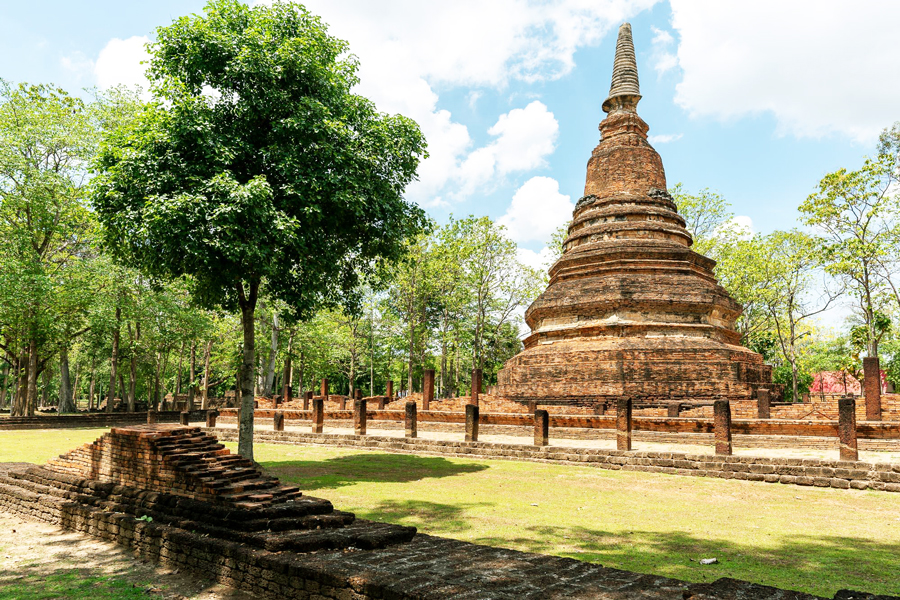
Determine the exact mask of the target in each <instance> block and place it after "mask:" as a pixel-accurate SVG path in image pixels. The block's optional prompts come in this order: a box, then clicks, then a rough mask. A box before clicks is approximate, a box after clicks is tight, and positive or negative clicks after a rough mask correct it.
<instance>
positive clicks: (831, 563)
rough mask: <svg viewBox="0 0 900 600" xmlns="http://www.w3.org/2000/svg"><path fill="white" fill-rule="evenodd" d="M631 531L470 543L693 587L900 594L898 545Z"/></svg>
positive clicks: (559, 532) (557, 532) (530, 530)
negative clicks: (736, 582) (744, 585)
mask: <svg viewBox="0 0 900 600" xmlns="http://www.w3.org/2000/svg"><path fill="white" fill-rule="evenodd" d="M635 527H636V529H635V530H634V531H632V532H627V533H621V532H608V531H602V530H597V529H589V528H585V527H555V526H531V527H523V528H522V535H519V536H517V537H493V536H486V537H481V538H478V539H475V540H473V541H474V542H475V543H478V544H486V545H490V546H502V547H506V548H510V547H511V548H516V549H519V550H525V551H528V552H537V553H542V554H554V555H557V556H566V557H570V558H576V559H578V560H583V561H588V562H595V563H601V564H603V565H604V566H606V567H613V568H617V569H623V570H627V571H635V572H638V573H651V574H654V575H662V576H666V577H672V578H675V579H681V580H685V581H690V582H710V581H714V580H716V579H719V578H721V577H731V578H735V579H742V580H745V581H752V582H753V583H759V584H764V585H770V586H774V587H779V588H783V589H789V590H797V591H802V592H806V593H809V594H818V595H821V596H825V597H827V598H831V597H832V596H833V595H834V594H835V592H836V591H837V590H840V589H853V590H859V591H866V592H870V593H879V594H895V595H896V594H900V576H898V575H897V574H898V573H900V545H898V544H896V543H883V542H878V541H873V540H870V539H863V538H850V537H836V536H816V535H814V534H811V535H804V536H794V537H792V538H790V539H780V540H766V541H765V543H764V544H759V543H754V542H753V541H750V540H747V541H740V540H730V541H723V540H719V539H705V538H703V537H699V536H696V535H692V534H690V533H687V532H653V531H640V530H638V529H637V527H639V524H635ZM703 558H716V559H717V561H718V563H717V564H714V565H701V564H700V562H699V561H700V559H703Z"/></svg>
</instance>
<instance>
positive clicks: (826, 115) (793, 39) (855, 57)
mask: <svg viewBox="0 0 900 600" xmlns="http://www.w3.org/2000/svg"><path fill="white" fill-rule="evenodd" d="M671 6H672V13H673V18H672V26H673V27H674V29H676V30H677V31H678V34H679V38H680V43H679V46H678V65H679V67H680V68H681V70H682V71H683V74H684V76H683V80H682V81H681V83H679V84H678V86H677V88H676V95H675V101H676V102H677V103H678V104H679V105H680V106H682V107H683V108H685V109H686V110H687V111H688V112H689V113H690V114H691V115H692V116H697V117H702V116H711V117H714V118H718V119H722V120H727V119H734V118H740V117H743V116H746V115H752V114H759V113H764V112H770V113H772V114H773V115H774V116H775V118H776V120H777V123H778V125H777V132H778V133H779V134H781V135H786V134H790V135H794V136H797V137H819V136H822V135H827V134H831V133H838V134H842V135H845V136H848V137H850V138H851V139H853V140H855V141H857V142H860V143H870V142H872V141H873V140H874V139H875V137H876V136H877V134H878V133H879V131H880V130H881V129H882V128H884V127H885V126H887V125H889V124H890V123H892V122H893V121H895V120H896V119H897V106H900V77H897V76H896V73H897V60H896V57H897V41H896V40H897V38H896V32H897V25H898V23H900V3H898V2H887V1H881V2H878V1H872V2H846V1H843V0H817V1H815V2H813V1H811V0H810V1H807V2H781V1H777V0H758V1H756V2H735V1H723V0H689V1H688V0H672V1H671Z"/></svg>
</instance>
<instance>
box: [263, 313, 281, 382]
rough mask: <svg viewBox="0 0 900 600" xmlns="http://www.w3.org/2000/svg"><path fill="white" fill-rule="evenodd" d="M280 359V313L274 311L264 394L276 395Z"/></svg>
mask: <svg viewBox="0 0 900 600" xmlns="http://www.w3.org/2000/svg"><path fill="white" fill-rule="evenodd" d="M277 359H278V313H277V312H275V311H272V347H271V353H270V354H269V366H268V368H267V369H266V381H265V386H264V389H263V395H265V396H274V395H275V385H274V384H275V364H276V360H277Z"/></svg>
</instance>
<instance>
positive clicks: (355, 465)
mask: <svg viewBox="0 0 900 600" xmlns="http://www.w3.org/2000/svg"><path fill="white" fill-rule="evenodd" d="M262 465H263V466H264V467H266V470H268V471H269V472H270V473H271V474H272V475H274V476H276V477H278V478H279V479H281V480H282V481H285V482H288V483H291V484H294V485H296V486H298V487H299V488H300V489H301V490H303V491H311V490H320V489H337V488H340V487H343V486H347V485H353V484H355V483H371V482H378V483H408V482H411V481H419V480H422V479H432V478H437V477H451V476H453V475H461V474H465V473H477V472H479V471H483V470H485V469H487V468H488V466H487V465H483V464H478V463H458V462H451V461H449V460H447V459H446V458H441V457H438V456H416V455H413V454H371V453H365V454H352V455H348V456H338V457H335V458H329V459H326V460H290V461H263V462H262Z"/></svg>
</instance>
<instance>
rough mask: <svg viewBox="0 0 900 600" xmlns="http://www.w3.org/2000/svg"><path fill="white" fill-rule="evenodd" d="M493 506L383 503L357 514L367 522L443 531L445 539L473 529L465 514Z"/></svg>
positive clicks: (419, 501)
mask: <svg viewBox="0 0 900 600" xmlns="http://www.w3.org/2000/svg"><path fill="white" fill-rule="evenodd" d="M485 506H493V503H487V502H478V503H460V504H440V503H437V502H428V501H424V500H383V501H381V502H379V503H378V505H377V506H375V508H373V509H371V510H364V511H357V512H356V514H357V516H359V517H362V518H364V519H370V520H373V521H386V522H389V523H397V524H401V525H412V526H414V527H418V528H419V529H423V530H435V529H440V532H441V534H442V535H449V534H454V533H463V532H465V531H468V530H470V529H472V525H471V522H470V520H469V519H467V518H466V511H469V510H471V509H474V508H480V507H485Z"/></svg>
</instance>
